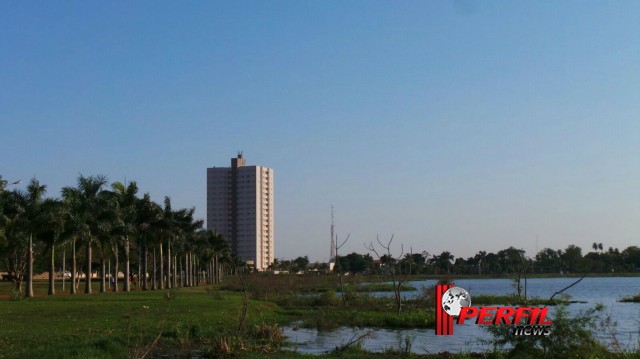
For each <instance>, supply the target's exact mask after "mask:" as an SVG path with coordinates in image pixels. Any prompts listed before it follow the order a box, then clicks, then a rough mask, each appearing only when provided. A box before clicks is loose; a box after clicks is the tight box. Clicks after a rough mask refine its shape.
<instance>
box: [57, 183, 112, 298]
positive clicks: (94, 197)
mask: <svg viewBox="0 0 640 359" xmlns="http://www.w3.org/2000/svg"><path fill="white" fill-rule="evenodd" d="M106 184H107V178H106V177H105V176H102V175H98V176H89V177H85V176H83V175H80V177H78V180H77V187H64V188H63V189H62V196H63V197H64V198H65V199H66V200H67V201H68V202H69V203H70V205H71V207H70V211H72V212H73V216H74V217H75V218H74V220H75V222H76V223H75V229H76V230H77V231H78V232H77V234H78V236H79V237H80V241H81V242H82V243H84V244H85V246H86V251H87V252H86V261H87V271H86V277H85V288H84V292H85V293H87V294H90V293H91V273H92V271H91V246H92V243H93V239H94V236H95V235H96V234H98V232H99V231H100V230H101V226H103V225H104V224H105V223H106V222H107V221H108V220H109V219H110V218H111V214H110V213H108V211H107V210H106V209H107V208H106V204H107V203H108V200H109V193H108V192H107V191H104V190H103V189H102V188H103V186H104V185H106Z"/></svg>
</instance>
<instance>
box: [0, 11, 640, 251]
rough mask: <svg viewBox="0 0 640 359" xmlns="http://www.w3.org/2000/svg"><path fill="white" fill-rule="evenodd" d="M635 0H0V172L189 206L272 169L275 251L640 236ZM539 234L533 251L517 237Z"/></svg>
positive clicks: (472, 246)
mask: <svg viewBox="0 0 640 359" xmlns="http://www.w3.org/2000/svg"><path fill="white" fill-rule="evenodd" d="M638 14H640V3H639V2H634V1H615V2H614V1H611V2H604V1H517V2H507V1H462V0H461V1H415V2H413V1H404V2H391V1H348V2H345V1H255V2H249V1H237V2H236V1H233V2H189V3H185V2H162V1H153V2H151V1H149V2H135V3H131V2H124V1H121V2H97V1H75V2H73V1H68V2H39V3H35V2H32V3H29V2H19V3H18V2H2V3H0V152H1V153H2V154H3V156H2V161H1V162H0V174H1V175H2V176H3V177H4V178H6V179H14V178H15V179H17V178H21V179H23V180H25V182H26V180H28V179H29V178H31V177H32V176H36V177H37V178H38V179H39V180H41V181H42V182H44V183H46V184H48V186H49V191H50V194H51V195H54V196H57V195H58V193H59V190H60V188H61V187H63V186H66V185H73V184H74V183H75V178H76V177H77V175H78V174H79V173H82V174H85V175H92V174H105V175H107V176H108V177H109V179H110V180H113V181H115V180H120V181H122V180H124V179H125V178H126V179H127V180H136V181H137V182H138V183H139V185H140V187H141V190H142V191H144V192H149V193H150V194H151V196H152V197H153V198H154V199H155V200H158V201H160V200H162V198H163V196H165V195H168V196H170V197H171V198H172V200H173V202H174V206H176V207H191V206H196V209H197V214H198V216H200V217H205V207H206V202H205V181H206V168H207V167H211V166H227V165H228V163H229V159H230V158H231V157H232V156H234V155H235V154H236V152H237V151H238V150H243V151H244V153H245V158H246V159H247V161H248V163H249V164H261V165H265V166H269V167H272V168H274V169H275V180H276V202H275V205H276V256H277V257H281V258H292V257H296V256H299V255H309V256H310V257H311V259H313V260H322V259H324V258H326V257H328V254H329V225H330V219H331V217H330V213H331V205H332V204H333V205H334V206H335V207H336V211H335V213H336V226H337V230H338V233H339V235H340V237H344V236H346V234H347V233H351V239H350V241H349V242H348V243H347V245H345V248H344V249H343V251H352V250H355V251H358V252H365V251H366V250H365V248H364V246H363V243H364V242H369V241H371V240H375V237H376V235H377V234H379V235H380V236H381V237H382V238H388V237H389V236H390V235H391V234H395V237H396V240H395V241H396V243H398V244H400V243H403V244H404V245H405V248H407V247H412V248H413V250H414V251H420V252H421V251H424V250H426V251H428V252H430V253H439V252H441V251H443V250H449V251H451V252H453V254H454V255H456V256H464V257H467V256H472V255H473V254H474V253H476V252H477V251H479V250H487V251H496V250H499V249H502V248H506V247H508V246H511V245H513V246H515V247H518V248H523V249H525V250H526V251H527V254H529V255H534V254H535V251H536V248H538V249H542V248H544V247H552V248H564V247H566V246H567V245H568V244H571V243H573V244H577V245H579V246H581V247H583V248H584V249H588V248H590V246H591V243H592V242H602V243H603V244H604V246H605V247H609V246H612V247H619V248H620V249H622V248H625V247H627V246H629V245H634V244H637V243H638V238H639V237H640V220H639V219H640V185H639V184H640V167H639V160H638V158H640V157H638V154H639V153H640V119H639V117H638V114H639V113H640V26H639V25H638V23H640V21H639V20H640V15H638ZM536 237H537V238H538V239H537V244H536Z"/></svg>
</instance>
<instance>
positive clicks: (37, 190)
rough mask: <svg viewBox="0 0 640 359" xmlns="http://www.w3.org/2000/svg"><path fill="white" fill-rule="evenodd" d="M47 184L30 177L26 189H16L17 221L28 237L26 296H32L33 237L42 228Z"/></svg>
mask: <svg viewBox="0 0 640 359" xmlns="http://www.w3.org/2000/svg"><path fill="white" fill-rule="evenodd" d="M46 192H47V186H45V185H41V184H40V182H38V180H36V179H35V178H32V179H31V181H30V182H29V185H27V191H26V192H23V191H16V200H17V202H18V203H17V204H18V208H20V209H19V210H18V211H19V215H18V223H19V225H20V226H21V227H22V228H23V230H24V233H25V234H26V235H27V237H28V239H29V244H28V246H27V292H26V294H25V295H26V296H27V297H33V257H34V254H33V239H34V236H38V235H39V234H40V233H39V232H40V231H41V230H42V221H43V217H44V216H45V214H44V211H45V210H46V209H47V208H46V207H44V206H43V202H44V195H45V193H46Z"/></svg>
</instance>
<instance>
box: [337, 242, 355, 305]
mask: <svg viewBox="0 0 640 359" xmlns="http://www.w3.org/2000/svg"><path fill="white" fill-rule="evenodd" d="M350 236H351V234H347V238H346V239H345V240H344V241H343V242H342V244H340V245H338V235H337V234H336V265H337V266H338V275H339V276H340V294H341V295H342V303H343V304H346V303H347V295H346V293H345V292H344V278H342V266H341V265H340V256H338V253H339V251H340V248H342V246H344V244H345V243H347V241H348V240H349V237H350Z"/></svg>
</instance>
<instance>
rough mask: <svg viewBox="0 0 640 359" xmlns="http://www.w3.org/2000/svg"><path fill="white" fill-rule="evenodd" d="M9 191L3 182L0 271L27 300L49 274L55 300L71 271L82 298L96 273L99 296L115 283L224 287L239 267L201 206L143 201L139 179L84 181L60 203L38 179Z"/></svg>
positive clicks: (127, 287)
mask: <svg viewBox="0 0 640 359" xmlns="http://www.w3.org/2000/svg"><path fill="white" fill-rule="evenodd" d="M7 185H8V183H7V181H5V180H3V179H2V176H0V271H6V272H7V274H6V275H5V278H4V279H9V280H11V281H13V282H14V283H15V290H16V292H19V293H20V294H22V293H23V283H25V284H26V290H24V295H25V296H26V297H32V296H33V295H34V293H33V278H34V275H35V273H42V272H46V271H47V270H48V272H49V291H48V294H50V295H54V294H55V285H54V281H55V278H56V268H58V269H60V270H61V269H62V268H64V267H66V268H67V269H68V270H69V272H70V281H69V282H70V283H69V284H70V293H72V294H75V293H77V292H78V289H79V288H78V287H79V285H80V278H81V277H84V282H85V288H84V292H85V293H91V292H92V288H91V282H92V276H93V275H94V273H96V272H97V274H98V280H99V281H100V292H105V291H106V290H107V289H108V287H107V282H108V281H110V279H111V278H113V281H114V282H115V283H113V284H115V285H113V286H112V290H115V291H118V290H123V291H125V292H128V291H130V290H131V289H132V282H133V284H134V285H136V286H138V287H139V288H140V289H142V290H147V289H150V290H154V289H164V288H176V287H181V286H182V287H184V286H196V285H198V284H199V283H201V282H203V281H206V282H207V283H212V282H216V283H217V282H219V281H220V280H221V278H222V275H223V273H224V271H225V270H230V268H233V267H234V265H235V264H237V263H239V261H238V258H236V257H235V256H234V255H233V254H232V253H231V251H230V249H229V247H228V245H227V243H226V241H225V240H224V239H223V238H222V236H221V235H219V234H218V233H216V232H214V231H210V230H205V229H203V223H204V222H203V221H202V220H199V219H195V218H194V211H195V208H182V209H178V210H174V209H173V208H172V206H171V199H170V198H169V197H168V196H167V197H164V202H163V203H162V204H158V203H156V202H154V201H152V200H151V198H150V196H149V194H148V193H145V194H144V195H142V196H139V194H138V191H139V189H138V185H137V183H136V182H134V181H132V182H128V183H122V182H113V183H111V184H110V185H109V183H108V180H107V178H106V177H105V176H102V175H98V176H83V175H80V176H79V177H78V178H77V182H76V185H75V186H68V187H64V188H62V190H61V192H60V197H59V198H52V197H46V185H43V184H41V183H40V182H39V181H38V180H37V179H35V178H33V179H31V181H30V182H29V183H28V184H27V186H26V189H25V190H21V189H12V190H9V188H7ZM61 252H62V253H61ZM63 261H64V263H63ZM107 263H108V265H107ZM111 263H113V264H114V266H113V270H107V268H109V269H111ZM121 265H122V267H121ZM96 268H97V270H96ZM119 273H122V274H124V275H123V278H122V280H123V285H122V288H119V283H118V280H119V276H118V274H119ZM87 274H89V275H87ZM62 275H65V274H62Z"/></svg>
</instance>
